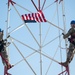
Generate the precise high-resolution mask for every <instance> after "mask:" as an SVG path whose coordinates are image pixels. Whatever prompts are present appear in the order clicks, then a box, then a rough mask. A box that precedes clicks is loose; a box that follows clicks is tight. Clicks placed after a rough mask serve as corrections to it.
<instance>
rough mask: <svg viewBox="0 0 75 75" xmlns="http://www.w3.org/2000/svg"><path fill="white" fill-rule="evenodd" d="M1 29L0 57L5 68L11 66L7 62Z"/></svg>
mask: <svg viewBox="0 0 75 75" xmlns="http://www.w3.org/2000/svg"><path fill="white" fill-rule="evenodd" d="M3 35H4V34H3V30H1V29H0V56H1V58H2V63H3V65H4V66H6V68H7V69H10V68H11V64H10V63H9V59H8V54H7V51H6V40H3Z"/></svg>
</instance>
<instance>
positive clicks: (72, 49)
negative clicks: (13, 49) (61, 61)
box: [67, 43, 75, 63]
mask: <svg viewBox="0 0 75 75" xmlns="http://www.w3.org/2000/svg"><path fill="white" fill-rule="evenodd" d="M74 54H75V46H74V45H73V44H72V43H71V44H70V46H69V51H68V53H67V62H69V63H70V62H71V61H72V59H73V57H74Z"/></svg>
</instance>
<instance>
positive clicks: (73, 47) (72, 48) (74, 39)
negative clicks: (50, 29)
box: [62, 20, 75, 66]
mask: <svg viewBox="0 0 75 75" xmlns="http://www.w3.org/2000/svg"><path fill="white" fill-rule="evenodd" d="M70 25H71V28H70V29H69V31H68V32H67V33H66V34H63V38H64V39H66V38H68V41H69V42H70V45H69V50H68V52H67V59H66V61H65V62H63V63H62V65H64V66H67V65H68V64H69V63H70V62H71V61H72V59H73V57H74V53H75V20H72V21H71V23H70Z"/></svg>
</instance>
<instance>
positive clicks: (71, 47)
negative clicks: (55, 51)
mask: <svg viewBox="0 0 75 75" xmlns="http://www.w3.org/2000/svg"><path fill="white" fill-rule="evenodd" d="M73 50H74V45H73V44H70V46H69V51H68V53H67V59H66V61H65V62H63V63H62V65H64V66H67V65H68V64H69V63H70V62H71V61H72V59H73V57H74V53H73Z"/></svg>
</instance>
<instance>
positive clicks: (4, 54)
mask: <svg viewBox="0 0 75 75" xmlns="http://www.w3.org/2000/svg"><path fill="white" fill-rule="evenodd" d="M1 55H2V57H3V58H4V59H3V58H2V63H3V65H4V66H7V64H6V62H5V60H6V61H9V59H8V54H7V51H6V50H5V49H4V50H2V51H1Z"/></svg>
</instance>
